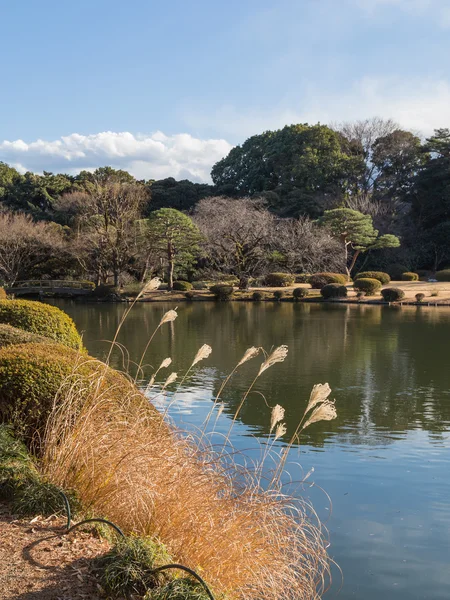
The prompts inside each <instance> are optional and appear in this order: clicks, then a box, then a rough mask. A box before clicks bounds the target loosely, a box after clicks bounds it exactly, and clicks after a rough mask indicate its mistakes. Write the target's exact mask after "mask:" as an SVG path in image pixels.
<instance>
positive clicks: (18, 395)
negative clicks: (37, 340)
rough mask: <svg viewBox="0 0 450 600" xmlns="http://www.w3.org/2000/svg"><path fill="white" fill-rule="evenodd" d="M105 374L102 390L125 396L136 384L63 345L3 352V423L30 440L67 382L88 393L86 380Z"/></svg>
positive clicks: (0, 378) (0, 402)
mask: <svg viewBox="0 0 450 600" xmlns="http://www.w3.org/2000/svg"><path fill="white" fill-rule="evenodd" d="M97 372H98V373H99V376H100V374H101V375H103V377H102V378H101V387H102V389H108V390H109V389H111V390H113V389H114V390H117V393H120V396H121V397H123V396H124V394H125V393H126V391H127V390H129V389H130V386H131V387H132V384H131V383H130V382H129V381H128V379H126V378H125V377H124V376H123V375H121V374H120V373H118V372H116V371H114V370H113V369H110V368H109V367H107V366H106V365H105V364H104V363H102V362H100V361H97V360H95V359H93V358H91V357H87V356H85V355H83V354H80V353H79V352H77V351H76V350H72V349H71V348H67V346H62V345H61V344H53V343H52V344H23V345H17V346H8V347H6V348H2V349H0V421H2V422H8V423H11V425H12V427H13V430H14V432H15V434H16V435H18V436H20V437H21V438H23V439H26V440H30V439H31V438H32V436H33V434H34V433H39V432H41V431H42V429H43V427H44V426H45V423H46V420H47V417H48V414H49V412H50V410H51V409H52V406H53V402H54V400H55V397H56V395H57V393H58V391H59V390H60V388H61V385H62V384H63V383H67V385H73V386H76V389H77V390H78V387H79V391H80V394H84V393H87V392H85V390H86V389H87V388H89V386H88V385H86V378H92V376H93V375H94V374H95V373H97Z"/></svg>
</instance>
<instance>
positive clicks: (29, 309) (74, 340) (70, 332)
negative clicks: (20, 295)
mask: <svg viewBox="0 0 450 600" xmlns="http://www.w3.org/2000/svg"><path fill="white" fill-rule="evenodd" d="M0 323H5V324H7V325H12V326H13V327H17V328H19V329H23V330H24V331H29V332H30V333H36V334H38V335H42V336H45V337H49V338H51V339H52V340H55V341H57V342H60V343H61V344H64V345H66V346H69V347H70V348H75V349H77V350H81V349H82V348H83V344H82V341H81V337H80V334H79V333H78V331H77V328H76V327H75V323H74V322H73V321H72V319H71V318H70V317H69V315H67V314H66V313H65V312H63V311H62V310H60V309H59V308H57V307H56V306H51V305H50V304H43V303H42V302H34V301H30V300H0Z"/></svg>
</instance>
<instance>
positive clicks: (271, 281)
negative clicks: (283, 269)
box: [264, 273, 295, 287]
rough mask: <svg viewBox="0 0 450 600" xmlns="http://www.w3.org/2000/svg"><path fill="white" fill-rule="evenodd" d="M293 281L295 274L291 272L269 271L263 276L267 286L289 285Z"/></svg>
mask: <svg viewBox="0 0 450 600" xmlns="http://www.w3.org/2000/svg"><path fill="white" fill-rule="evenodd" d="M294 282H295V276H294V275H292V274H291V273H269V274H268V275H266V278H265V281H264V283H265V285H267V286H268V287H289V286H290V285H292V284H293V283H294Z"/></svg>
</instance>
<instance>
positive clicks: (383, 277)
mask: <svg viewBox="0 0 450 600" xmlns="http://www.w3.org/2000/svg"><path fill="white" fill-rule="evenodd" d="M355 279H378V281H379V282H380V283H381V285H387V284H388V283H390V281H391V278H390V276H389V275H388V274H387V273H383V271H361V273H358V274H357V275H356V276H355Z"/></svg>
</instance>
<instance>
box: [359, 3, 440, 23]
mask: <svg viewBox="0 0 450 600" xmlns="http://www.w3.org/2000/svg"><path fill="white" fill-rule="evenodd" d="M353 2H354V3H355V4H356V6H358V7H359V8H360V9H362V10H363V11H365V12H366V13H368V14H369V15H370V16H374V15H376V14H377V13H379V12H380V11H381V10H382V9H386V8H392V7H394V8H399V9H401V10H402V11H404V12H405V13H408V14H410V15H412V16H414V17H427V18H430V19H432V20H433V21H434V22H436V23H437V24H438V25H439V26H440V27H441V28H443V29H447V28H448V27H450V6H449V2H448V0H353Z"/></svg>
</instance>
